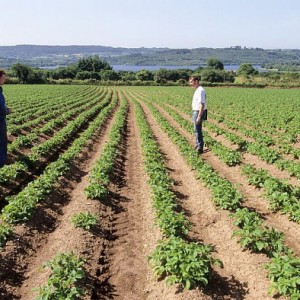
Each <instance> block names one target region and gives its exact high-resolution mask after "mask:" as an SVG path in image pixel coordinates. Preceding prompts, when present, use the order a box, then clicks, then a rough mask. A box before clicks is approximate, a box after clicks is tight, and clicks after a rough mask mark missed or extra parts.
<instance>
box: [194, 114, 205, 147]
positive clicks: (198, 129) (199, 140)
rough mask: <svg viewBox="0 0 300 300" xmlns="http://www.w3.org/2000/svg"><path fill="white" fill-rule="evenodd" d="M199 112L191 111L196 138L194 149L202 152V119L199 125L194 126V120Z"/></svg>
mask: <svg viewBox="0 0 300 300" xmlns="http://www.w3.org/2000/svg"><path fill="white" fill-rule="evenodd" d="M198 114H199V112H198V111H195V110H194V111H193V123H194V132H195V138H196V148H197V150H201V151H202V150H203V147H204V141H203V133H202V118H201V121H200V123H199V124H196V119H197V117H198Z"/></svg>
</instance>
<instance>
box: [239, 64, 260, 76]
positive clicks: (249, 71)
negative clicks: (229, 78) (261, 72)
mask: <svg viewBox="0 0 300 300" xmlns="http://www.w3.org/2000/svg"><path fill="white" fill-rule="evenodd" d="M237 74H238V75H239V76H249V75H254V74H257V71H256V70H255V69H254V68H253V66H252V65H251V64H248V63H244V64H241V65H240V66H239V68H238V70H237Z"/></svg>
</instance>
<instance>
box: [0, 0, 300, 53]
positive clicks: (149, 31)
mask: <svg viewBox="0 0 300 300" xmlns="http://www.w3.org/2000/svg"><path fill="white" fill-rule="evenodd" d="M0 9H1V24H2V26H1V33H0V46H13V45H20V44H31V45H101V46H111V47H126V48H139V47H146V48H152V47H157V48H160V47H167V48H173V49H178V48H187V49H194V48H200V47H207V48H224V47H231V46H242V47H248V48H255V47H258V48H263V49H300V38H299V32H300V1H299V0H285V1H283V0H251V1H249V0H227V1H224V0H47V1H46V0H0Z"/></svg>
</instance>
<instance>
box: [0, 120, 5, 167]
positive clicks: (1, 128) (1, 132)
mask: <svg viewBox="0 0 300 300" xmlns="http://www.w3.org/2000/svg"><path fill="white" fill-rule="evenodd" d="M6 157H7V133H6V122H5V121H4V122H3V121H0V168H1V167H3V165H4V163H5V161H6Z"/></svg>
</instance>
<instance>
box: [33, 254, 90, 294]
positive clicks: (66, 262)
mask: <svg viewBox="0 0 300 300" xmlns="http://www.w3.org/2000/svg"><path fill="white" fill-rule="evenodd" d="M83 264H84V261H83V259H81V258H77V257H76V256H75V255H74V254H73V253H70V254H65V253H59V254H58V255H56V256H55V257H54V258H53V259H52V260H51V261H49V262H47V263H45V264H44V266H43V267H44V268H46V267H48V268H50V269H51V271H52V273H51V274H50V276H49V278H48V281H47V283H46V284H45V285H44V286H42V287H40V288H38V289H36V290H37V291H38V292H39V295H38V297H37V299H38V300H71V299H76V298H77V297H79V296H83V295H84V291H83V289H82V288H79V287H77V286H76V285H75V284H76V283H77V282H78V280H80V279H82V278H84V276H85V273H84V270H83Z"/></svg>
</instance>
